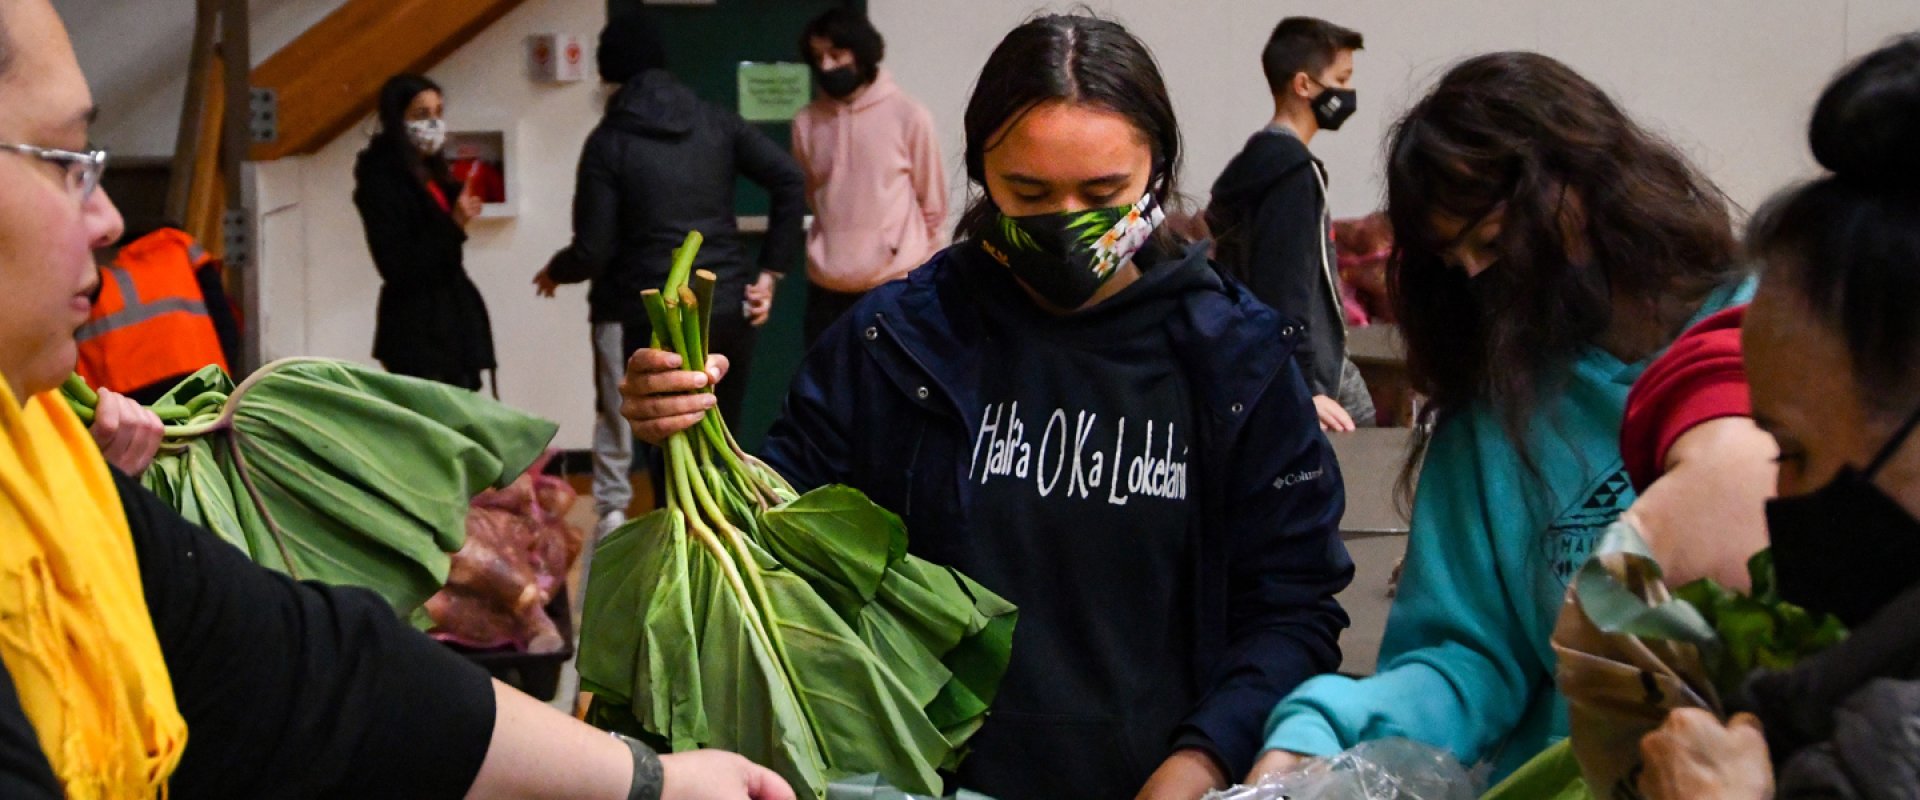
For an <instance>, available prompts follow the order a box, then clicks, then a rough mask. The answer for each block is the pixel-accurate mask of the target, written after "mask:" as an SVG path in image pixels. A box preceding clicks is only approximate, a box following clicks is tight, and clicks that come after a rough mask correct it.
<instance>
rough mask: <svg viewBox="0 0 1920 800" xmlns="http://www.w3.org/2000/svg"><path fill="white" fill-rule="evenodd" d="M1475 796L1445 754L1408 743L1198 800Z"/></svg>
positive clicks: (1314, 764)
mask: <svg viewBox="0 0 1920 800" xmlns="http://www.w3.org/2000/svg"><path fill="white" fill-rule="evenodd" d="M1478 794H1479V790H1478V789H1477V787H1476V786H1475V781H1474V780H1473V778H1472V777H1471V776H1469V775H1468V774H1467V771H1466V769H1464V768H1462V767H1461V766H1460V762H1458V761H1455V760H1454V758H1453V755H1452V754H1451V753H1448V752H1446V751H1444V750H1439V749H1436V748H1432V747H1428V746H1426V745H1424V744H1420V743H1418V742H1415V741H1412V740H1409V739H1379V740H1375V741H1371V742H1362V743H1361V744H1360V745H1359V746H1357V747H1355V748H1353V749H1352V750H1348V751H1346V752H1344V753H1341V754H1339V755H1337V756H1334V757H1332V758H1316V759H1313V760H1311V761H1308V762H1306V763H1305V764H1302V765H1301V766H1300V767H1298V768H1296V769H1293V770H1289V771H1287V772H1281V773H1275V774H1273V775H1268V776H1266V777H1265V778H1261V779H1260V782H1259V783H1257V784H1254V785H1252V786H1235V787H1233V788H1231V789H1227V790H1225V791H1215V792H1209V793H1208V794H1207V796H1206V797H1205V798H1204V799H1203V800H1474V798H1475V797H1476V796H1478Z"/></svg>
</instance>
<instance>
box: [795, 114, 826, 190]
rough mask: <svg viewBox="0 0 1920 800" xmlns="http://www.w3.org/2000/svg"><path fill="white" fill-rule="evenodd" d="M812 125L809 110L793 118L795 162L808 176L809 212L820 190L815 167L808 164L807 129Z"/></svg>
mask: <svg viewBox="0 0 1920 800" xmlns="http://www.w3.org/2000/svg"><path fill="white" fill-rule="evenodd" d="M812 124H813V120H812V118H811V116H810V115H809V114H808V113H807V110H806V109H804V108H803V109H801V110H800V113H798V114H795V115H794V116H793V125H792V127H791V130H792V132H793V136H792V139H793V160H794V161H797V162H799V164H800V171H801V172H802V173H805V174H806V176H807V210H808V211H812V210H813V193H814V191H815V190H816V189H819V188H820V182H819V181H818V180H816V179H815V178H814V172H813V165H812V164H809V163H807V153H808V152H809V150H808V149H807V133H808V130H807V129H808V128H810V127H812Z"/></svg>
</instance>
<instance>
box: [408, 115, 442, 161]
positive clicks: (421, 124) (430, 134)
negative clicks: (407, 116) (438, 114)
mask: <svg viewBox="0 0 1920 800" xmlns="http://www.w3.org/2000/svg"><path fill="white" fill-rule="evenodd" d="M407 141H409V142H412V143H413V146H414V147H416V148H419V150H420V152H422V153H426V154H428V155H432V154H434V153H438V152H440V148H443V147H446V146H447V121H446V120H444V119H416V120H412V121H410V122H408V123H407Z"/></svg>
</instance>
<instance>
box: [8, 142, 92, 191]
mask: <svg viewBox="0 0 1920 800" xmlns="http://www.w3.org/2000/svg"><path fill="white" fill-rule="evenodd" d="M0 150H12V151H13V152H16V153H19V154H21V155H27V156H33V157H34V158H37V159H40V160H41V161H45V162H47V163H49V164H53V165H56V166H58V167H60V169H61V171H62V172H64V173H65V174H66V178H67V191H68V192H70V193H72V194H73V196H74V197H76V198H79V200H80V202H81V203H82V204H85V203H86V202H87V200H88V198H91V197H92V196H93V190H94V189H96V188H99V186H100V173H102V172H105V171H106V170H107V151H105V150H88V151H86V152H84V153H76V152H74V151H72V150H54V149H52V148H47V147H34V146H33V145H30V144H4V143H0Z"/></svg>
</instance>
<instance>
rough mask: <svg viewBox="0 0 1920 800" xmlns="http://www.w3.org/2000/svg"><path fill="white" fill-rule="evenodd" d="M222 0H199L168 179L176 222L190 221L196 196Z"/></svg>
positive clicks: (171, 216)
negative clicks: (196, 166) (209, 68)
mask: <svg viewBox="0 0 1920 800" xmlns="http://www.w3.org/2000/svg"><path fill="white" fill-rule="evenodd" d="M219 13H220V6H219V0H199V2H198V3H197V4H196V6H195V9H194V14H193V50H192V51H190V53H189V55H188V57H187V92H186V102H185V103H183V104H181V106H180V133H179V135H178V137H176V138H175V139H174V144H173V170H172V172H171V173H169V175H168V179H167V208H166V211H165V212H164V213H165V216H166V218H167V219H168V220H169V221H171V222H173V224H175V225H184V224H186V221H187V206H188V204H189V203H190V202H191V201H192V197H193V177H194V171H193V166H194V162H195V160H196V152H197V151H196V150H195V149H194V148H195V147H197V146H199V144H200V142H201V139H202V137H201V135H200V133H201V132H200V127H201V124H202V122H203V121H204V120H205V119H206V115H205V114H204V113H203V111H204V110H203V109H202V106H203V105H205V104H206V103H207V94H208V92H207V87H208V86H209V85H211V83H214V82H217V79H215V80H214V81H208V80H206V76H207V75H208V72H207V63H208V62H209V61H211V60H212V59H213V58H214V53H213V34H214V30H215V28H216V27H217V24H218V22H219Z"/></svg>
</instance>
